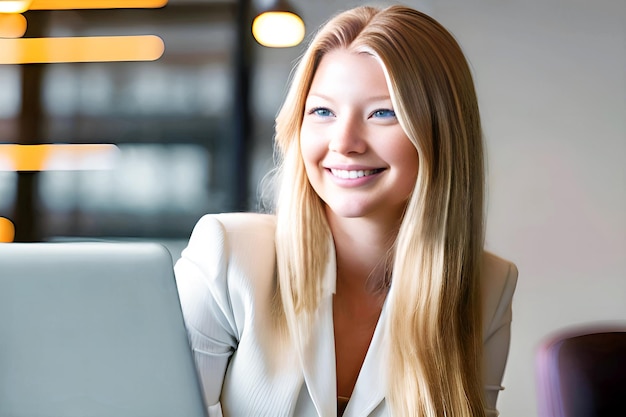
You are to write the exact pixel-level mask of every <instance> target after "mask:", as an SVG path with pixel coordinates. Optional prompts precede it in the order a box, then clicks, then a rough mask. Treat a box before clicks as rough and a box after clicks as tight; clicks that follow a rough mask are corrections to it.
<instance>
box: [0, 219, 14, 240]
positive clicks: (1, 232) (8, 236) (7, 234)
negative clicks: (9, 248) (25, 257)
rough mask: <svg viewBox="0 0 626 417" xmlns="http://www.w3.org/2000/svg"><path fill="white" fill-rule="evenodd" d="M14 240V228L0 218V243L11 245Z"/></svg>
mask: <svg viewBox="0 0 626 417" xmlns="http://www.w3.org/2000/svg"><path fill="white" fill-rule="evenodd" d="M13 239H15V226H13V222H12V221H11V220H9V219H7V218H4V217H0V243H11V242H13Z"/></svg>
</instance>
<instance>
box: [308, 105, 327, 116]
mask: <svg viewBox="0 0 626 417" xmlns="http://www.w3.org/2000/svg"><path fill="white" fill-rule="evenodd" d="M309 114H314V115H316V116H319V117H330V116H332V115H333V112H332V111H330V110H329V109H327V108H326V107H316V108H314V109H313V110H311V111H310V112H309Z"/></svg>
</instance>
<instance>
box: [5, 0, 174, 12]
mask: <svg viewBox="0 0 626 417" xmlns="http://www.w3.org/2000/svg"><path fill="white" fill-rule="evenodd" d="M0 2H1V1H0ZM166 4H167V0H32V4H31V5H30V7H29V9H31V10H72V9H156V8H159V7H163V6H165V5H166Z"/></svg>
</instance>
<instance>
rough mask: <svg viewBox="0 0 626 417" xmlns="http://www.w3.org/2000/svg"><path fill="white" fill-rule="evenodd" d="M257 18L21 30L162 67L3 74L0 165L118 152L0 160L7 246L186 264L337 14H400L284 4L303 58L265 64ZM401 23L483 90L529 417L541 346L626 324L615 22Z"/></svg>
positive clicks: (209, 12) (471, 15)
mask: <svg viewBox="0 0 626 417" xmlns="http://www.w3.org/2000/svg"><path fill="white" fill-rule="evenodd" d="M35 1H36V0H35ZM3 2H6V0H2V1H0V5H1V4H2V3H3ZM83 3H84V4H87V3H88V2H87V1H84V2H83ZM265 3H268V2H264V1H263V0H258V1H256V0H245V1H236V0H231V1H227V0H169V1H168V2H167V4H166V5H165V6H163V7H155V8H124V9H106V8H105V9H79V10H73V9H69V10H28V11H26V12H24V13H23V16H24V17H25V19H26V21H27V22H28V25H27V29H26V33H25V34H24V35H23V37H24V38H41V37H77V36H80V37H85V36H131V35H137V36H139V35H141V36H143V35H156V36H158V37H159V38H160V39H162V42H163V44H164V46H165V47H164V50H163V51H162V53H159V54H157V55H158V56H157V57H156V58H155V57H152V58H146V59H144V60H129V59H126V60H124V61H122V62H73V63H72V62H66V63H61V62H57V63H30V64H18V63H10V62H4V63H2V64H0V146H2V145H15V144H21V145H35V144H80V145H95V144H111V145H115V147H114V148H113V150H111V148H107V149H108V150H107V151H106V152H105V153H104V154H102V155H98V152H96V151H94V154H89V155H87V156H85V157H83V158H82V159H81V160H80V162H76V161H74V162H72V161H68V160H65V162H64V160H63V158H62V157H57V158H56V160H55V161H56V162H55V161H52V162H50V161H49V163H48V164H47V165H45V164H44V165H42V168H41V169H33V168H32V167H31V168H28V167H27V168H25V169H22V170H19V169H16V168H15V165H14V164H13V165H12V161H11V160H10V156H7V155H11V153H10V152H4V154H2V153H0V218H4V219H2V220H1V221H0V226H2V225H4V226H2V227H5V229H6V228H9V227H10V228H12V230H14V235H11V240H15V241H50V240H67V239H87V240H91V239H147V240H154V241H160V242H164V243H165V244H166V245H167V246H168V247H169V248H170V251H171V252H172V256H173V258H175V259H177V258H178V256H179V255H180V250H181V248H182V247H183V246H184V244H185V241H186V239H187V238H188V237H189V234H190V233H191V230H192V228H193V225H194V224H195V222H196V221H197V220H198V219H199V217H200V216H201V215H202V214H204V213H213V212H222V211H233V210H236V211H241V210H257V209H258V208H259V189H260V187H259V184H260V182H261V179H262V178H263V177H264V176H265V175H266V174H267V173H268V172H269V171H270V169H271V168H272V166H273V156H272V137H273V123H274V117H275V115H276V113H277V111H278V109H279V106H280V104H281V101H282V99H283V96H284V93H285V91H286V87H287V81H288V79H289V75H290V71H291V68H292V67H293V64H294V63H295V61H296V60H297V59H298V57H299V56H300V54H301V53H302V52H303V50H304V47H305V45H306V40H307V39H308V37H310V36H311V34H312V33H313V32H314V31H315V29H316V28H317V27H318V26H319V25H320V24H322V23H323V22H324V21H325V20H326V19H328V18H329V17H330V16H332V15H333V14H335V13H337V12H339V11H341V10H345V9H347V8H350V7H352V6H355V5H360V4H364V3H366V4H379V5H385V4H391V2H360V1H348V0H342V1H340V0H337V1H332V0H316V1H307V0H291V1H290V4H291V5H292V6H293V8H294V11H296V12H297V13H298V14H299V16H301V18H302V19H303V21H304V24H305V28H306V35H305V40H304V42H303V43H301V44H299V45H296V46H293V47H287V48H271V47H265V46H261V45H260V44H259V43H257V42H256V41H255V40H254V38H253V37H252V34H251V31H250V25H251V22H252V19H253V18H254V16H256V14H257V13H258V12H259V10H261V9H262V8H263V7H266V4H265ZM403 3H404V4H406V5H409V6H413V7H415V8H417V9H419V10H422V11H424V12H426V13H428V14H430V15H432V16H433V17H435V18H436V19H437V20H439V21H440V22H441V23H442V24H443V25H444V26H446V27H447V28H448V29H449V30H450V31H451V32H452V33H453V34H454V35H455V36H456V37H457V39H458V40H459V42H460V44H461V46H462V47H463V49H464V50H465V52H466V55H467V58H468V60H469V62H470V64H471V66H472V69H473V71H474V76H475V82H476V86H477V91H478V96H479V101H480V106H481V112H482V117H483V124H484V132H485V141H486V144H487V153H488V190H489V192H488V213H487V242H486V246H487V249H489V250H491V251H493V252H495V253H497V254H499V255H500V256H503V257H505V258H508V259H511V260H512V261H514V262H515V263H516V264H517V265H518V268H519V271H520V276H519V283H518V289H517V292H516V296H515V300H514V319H513V320H514V321H513V329H512V330H513V335H512V344H511V351H510V356H509V364H508V367H507V370H506V375H505V380H504V385H505V386H506V390H505V391H503V392H502V393H501V395H500V399H499V409H500V412H501V415H503V416H507V417H508V416H510V417H528V416H533V415H536V413H537V411H536V400H535V398H536V388H535V387H536V384H535V376H534V358H535V352H536V349H537V346H538V344H539V343H540V342H541V341H542V340H544V339H545V338H546V337H547V336H548V335H550V334H552V333H554V332H555V331H558V330H560V329H563V328H569V327H572V326H574V327H575V326H581V325H585V324H590V323H591V324H606V323H615V322H618V323H625V322H626V2H624V1H622V0H595V1H593V2H588V1H582V0H504V1H502V0H500V1H496V0H406V1H404V2H403ZM3 22H4V21H3V20H2V15H0V31H1V30H2V25H3ZM3 36H6V35H3ZM7 38H8V37H7ZM2 42H3V39H0V57H1V56H2V53H3V49H4V51H7V50H8V49H7V48H8V45H9V44H8V43H2ZM96 52H97V51H96ZM0 59H1V58H0ZM1 149H2V148H0V152H1ZM20 149H21V148H20ZM3 158H4V159H3ZM18 159H19V158H18ZM66 159H67V158H66ZM13 162H14V161H13ZM53 162H54V163H53ZM0 268H1V266H0Z"/></svg>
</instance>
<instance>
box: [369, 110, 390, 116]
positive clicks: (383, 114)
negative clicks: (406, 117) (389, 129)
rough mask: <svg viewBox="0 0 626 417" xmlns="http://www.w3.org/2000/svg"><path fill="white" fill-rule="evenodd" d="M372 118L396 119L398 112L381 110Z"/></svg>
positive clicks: (373, 114)
mask: <svg viewBox="0 0 626 417" xmlns="http://www.w3.org/2000/svg"><path fill="white" fill-rule="evenodd" d="M372 117H396V112H395V111H393V110H391V109H379V110H376V111H375V112H374V113H372Z"/></svg>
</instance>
